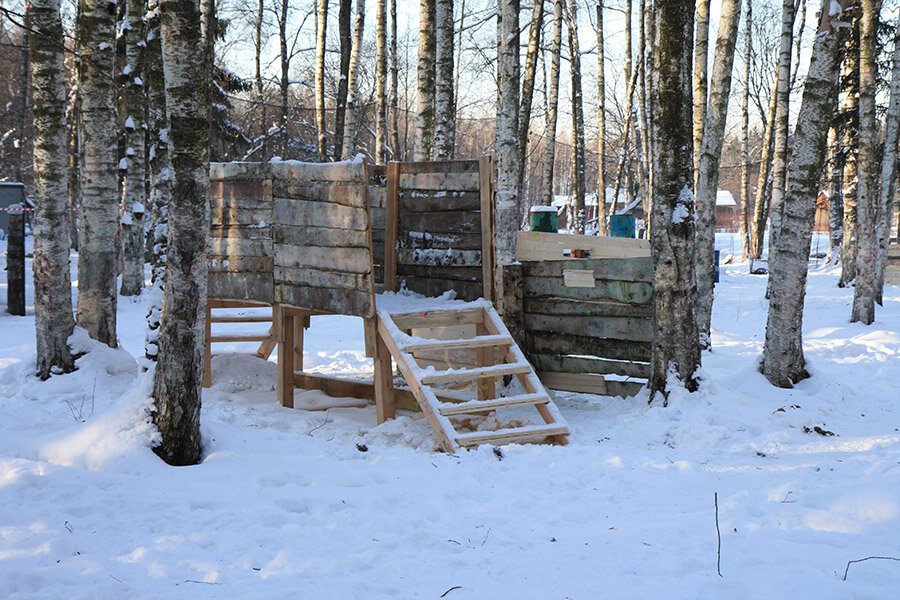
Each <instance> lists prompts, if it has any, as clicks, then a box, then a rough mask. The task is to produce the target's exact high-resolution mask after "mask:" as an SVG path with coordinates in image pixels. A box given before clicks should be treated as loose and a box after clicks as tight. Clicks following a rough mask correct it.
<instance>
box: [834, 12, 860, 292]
mask: <svg viewBox="0 0 900 600" xmlns="http://www.w3.org/2000/svg"><path fill="white" fill-rule="evenodd" d="M841 79H842V80H843V83H844V94H843V99H842V101H841V112H842V113H843V116H844V119H845V121H846V124H845V126H844V131H843V136H842V137H843V140H842V145H843V147H844V148H843V159H844V172H843V176H842V178H841V181H842V184H843V193H842V197H843V200H844V226H843V231H844V237H843V239H842V241H841V278H840V281H839V282H838V286H840V287H846V286H848V285H850V284H852V283H853V280H854V279H856V251H857V242H858V237H857V230H856V225H857V210H856V209H857V199H858V193H859V176H858V172H857V160H858V156H859V20H858V19H854V21H853V30H852V31H851V33H850V42H849V47H848V48H847V53H846V56H845V58H844V69H843V74H842V76H841Z"/></svg>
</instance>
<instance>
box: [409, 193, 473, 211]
mask: <svg viewBox="0 0 900 600" xmlns="http://www.w3.org/2000/svg"><path fill="white" fill-rule="evenodd" d="M454 210H460V211H479V210H481V196H480V194H479V192H478V191H477V190H475V191H468V192H463V191H452V192H444V191H439V192H433V191H422V190H403V191H401V192H400V211H401V212H442V211H454Z"/></svg>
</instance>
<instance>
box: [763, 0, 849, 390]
mask: <svg viewBox="0 0 900 600" xmlns="http://www.w3.org/2000/svg"><path fill="white" fill-rule="evenodd" d="M852 1H853V0H841V3H842V4H844V5H845V8H846V5H850V3H851V2H852ZM829 6H830V5H829V4H828V1H827V0H826V2H823V8H824V10H823V12H822V20H821V22H820V24H819V32H818V35H817V36H816V41H815V43H814V45H813V48H812V55H811V58H810V65H809V72H808V74H807V76H806V83H805V85H804V87H803V101H802V104H801V106H800V114H799V115H798V117H797V125H796V128H795V130H794V142H793V152H792V154H791V166H790V170H789V173H788V184H787V189H786V193H785V197H784V202H783V203H781V205H780V206H779V208H778V211H779V212H780V213H781V214H780V215H778V216H777V220H778V222H780V223H781V231H780V232H779V233H778V235H777V236H776V238H775V242H774V245H773V246H772V248H771V251H770V259H769V279H770V281H771V282H772V285H771V297H770V299H769V316H768V321H767V323H766V339H765V346H764V348H763V359H762V369H761V370H762V373H763V375H765V377H766V379H768V380H769V382H770V383H771V384H772V385H775V386H778V387H784V388H789V387H793V385H794V384H796V383H797V382H798V381H801V380H802V379H805V378H807V377H809V373H808V372H807V371H806V364H805V360H804V357H803V337H802V327H803V299H804V296H805V293H806V278H807V273H808V262H809V252H810V240H811V239H812V228H813V220H814V218H815V211H816V203H815V202H813V199H814V198H815V197H816V196H817V194H818V187H819V174H820V169H821V167H822V163H823V161H824V159H825V147H826V141H827V140H826V138H827V135H828V123H830V122H831V118H832V116H833V113H834V106H835V102H836V100H837V89H838V72H839V70H840V55H841V51H842V49H843V45H844V40H845V39H846V21H845V20H844V19H845V18H849V17H847V16H846V15H845V13H843V12H836V14H834V15H830V14H829V12H830V11H829V10H828V9H829ZM775 219H776V215H774V214H773V221H775Z"/></svg>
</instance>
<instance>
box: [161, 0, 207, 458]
mask: <svg viewBox="0 0 900 600" xmlns="http://www.w3.org/2000/svg"><path fill="white" fill-rule="evenodd" d="M160 8H161V25H162V27H161V29H162V48H163V65H164V68H165V74H166V108H167V110H168V115H169V123H170V133H169V140H170V152H171V153H172V164H173V165H174V170H175V172H174V189H173V195H172V206H171V208H172V213H171V217H172V218H171V219H170V222H169V247H168V257H167V260H166V264H167V265H168V266H167V269H166V286H165V296H164V300H163V318H162V327H161V333H160V336H159V360H158V364H157V367H156V373H155V379H154V387H153V398H154V403H155V406H156V412H155V413H154V414H153V422H154V423H155V424H156V426H157V427H158V428H159V431H160V434H161V436H162V441H161V442H160V445H159V446H157V447H156V448H154V451H155V452H156V453H157V454H158V455H159V456H160V457H161V458H162V459H163V460H164V461H166V462H167V463H169V464H170V465H191V464H196V463H197V462H198V461H199V460H200V452H201V447H200V390H201V383H202V381H203V351H204V332H205V324H206V280H207V271H208V269H207V262H206V243H207V236H206V235H205V234H204V233H205V232H206V231H208V230H209V119H208V114H209V87H208V86H209V84H208V83H207V82H206V81H200V82H198V81H197V78H196V73H203V72H205V71H206V69H207V68H208V65H207V64H205V63H206V58H207V57H206V56H205V53H204V52H203V51H202V48H201V47H200V39H199V37H200V36H199V35H198V34H199V32H200V14H199V11H198V10H197V5H196V4H195V3H194V2H193V1H192V0H161V2H160Z"/></svg>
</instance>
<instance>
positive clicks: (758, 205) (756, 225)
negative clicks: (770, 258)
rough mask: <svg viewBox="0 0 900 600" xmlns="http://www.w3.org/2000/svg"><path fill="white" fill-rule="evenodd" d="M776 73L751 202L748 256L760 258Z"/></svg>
mask: <svg viewBox="0 0 900 600" xmlns="http://www.w3.org/2000/svg"><path fill="white" fill-rule="evenodd" d="M777 88H778V74H777V73H776V75H775V83H774V85H773V86H772V93H771V94H769V106H768V110H767V111H766V114H767V115H768V118H767V119H766V126H765V131H764V132H763V139H762V144H761V145H762V148H760V159H759V175H758V177H757V179H756V197H755V198H754V204H753V233H752V235H751V237H750V256H751V257H752V258H760V257H761V256H762V251H763V245H764V244H763V242H764V241H765V235H766V221H767V220H768V215H769V206H768V202H767V200H766V197H767V193H766V192H767V190H769V189H770V187H771V186H770V181H769V177H770V175H771V173H772V150H773V146H774V142H775V117H776V116H777V113H778V104H777V103H776V100H777Z"/></svg>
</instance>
